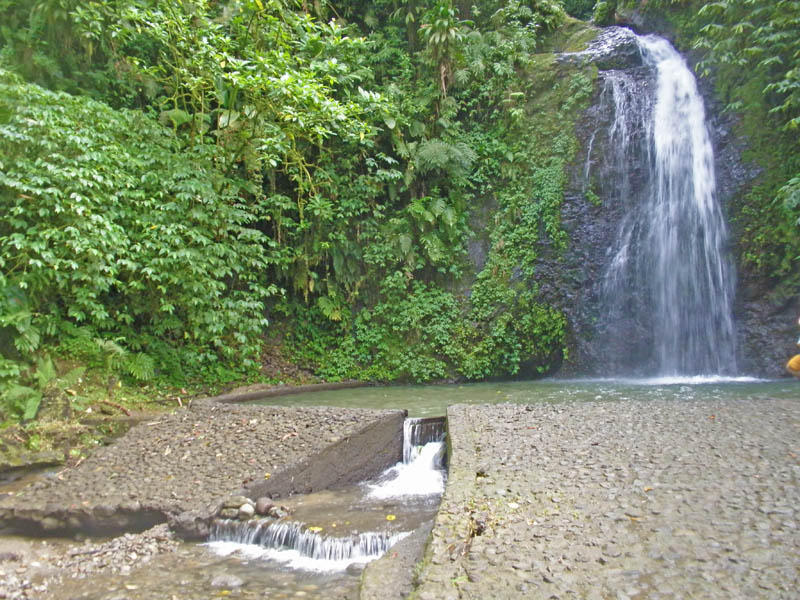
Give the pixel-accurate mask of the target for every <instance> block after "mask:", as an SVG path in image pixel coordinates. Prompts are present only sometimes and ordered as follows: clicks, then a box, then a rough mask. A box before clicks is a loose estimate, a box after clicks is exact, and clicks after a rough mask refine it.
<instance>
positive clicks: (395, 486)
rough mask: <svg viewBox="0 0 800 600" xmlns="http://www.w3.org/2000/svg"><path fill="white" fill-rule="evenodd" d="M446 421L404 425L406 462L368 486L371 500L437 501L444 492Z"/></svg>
mask: <svg viewBox="0 0 800 600" xmlns="http://www.w3.org/2000/svg"><path fill="white" fill-rule="evenodd" d="M444 437H445V420H444V419H443V418H439V417H436V418H431V419H414V418H409V419H406V420H405V422H404V423H403V462H401V463H397V464H396V465H395V466H393V467H390V468H389V469H387V470H386V471H385V472H384V473H382V474H381V476H380V477H379V478H378V481H377V483H373V484H369V485H368V488H369V498H374V499H379V500H385V499H388V498H403V497H413V496H417V497H425V496H432V497H438V496H440V495H441V494H442V492H443V491H444V482H445V471H444V457H445V444H444Z"/></svg>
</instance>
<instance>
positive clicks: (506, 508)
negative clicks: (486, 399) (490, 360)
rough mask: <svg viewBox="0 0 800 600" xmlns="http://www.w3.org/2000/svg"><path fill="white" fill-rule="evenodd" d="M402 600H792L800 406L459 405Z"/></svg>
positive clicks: (798, 535)
mask: <svg viewBox="0 0 800 600" xmlns="http://www.w3.org/2000/svg"><path fill="white" fill-rule="evenodd" d="M448 425H449V432H450V436H449V439H450V442H451V446H452V448H451V455H450V478H449V481H448V486H447V490H446V491H445V494H444V497H443V501H442V505H441V507H440V511H439V514H438V516H437V519H436V523H435V526H434V532H433V538H432V540H431V542H430V545H429V547H428V550H427V553H426V556H425V559H424V563H423V566H422V568H421V570H420V572H419V575H418V581H420V582H421V583H420V585H419V586H418V587H417V589H416V591H415V593H414V594H413V595H412V598H416V599H417V600H449V599H456V598H475V599H489V598H491V599H495V600H500V599H504V598H514V599H516V598H548V599H549V598H590V599H591V598H597V599H600V598H615V599H624V598H725V599H737V598H742V599H744V598H787V599H788V598H797V597H798V590H800V531H799V530H798V510H799V509H800V462H799V461H798V455H799V454H800V401H787V400H752V401H719V402H686V401H682V402H681V401H675V402H659V403H657V404H656V403H652V402H637V401H624V402H613V403H612V402H608V403H602V402H593V403H583V404H567V405H564V404H561V405H532V406H522V405H497V406H474V405H470V406H467V405H458V406H451V407H450V408H449V409H448Z"/></svg>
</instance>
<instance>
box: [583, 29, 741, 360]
mask: <svg viewBox="0 0 800 600" xmlns="http://www.w3.org/2000/svg"><path fill="white" fill-rule="evenodd" d="M636 39H637V42H638V44H639V47H640V50H641V53H642V58H643V63H644V68H645V69H647V70H648V71H649V72H650V73H651V74H652V75H651V77H649V78H646V79H642V78H638V77H635V76H634V75H632V74H631V73H629V72H626V71H617V70H610V71H607V72H604V73H601V77H603V79H604V82H605V84H604V85H605V87H604V91H603V100H602V101H604V102H609V103H612V104H613V108H614V119H613V121H612V122H611V124H610V128H609V130H608V132H606V135H607V137H608V140H609V141H610V144H609V145H608V148H609V149H610V151H609V152H608V153H607V155H606V156H605V157H604V159H605V160H606V161H608V162H612V163H615V164H616V165H617V169H616V171H617V172H618V173H621V176H620V178H619V181H618V182H617V184H618V185H617V190H618V193H617V195H616V197H615V198H612V199H610V200H611V201H615V202H621V203H625V205H626V210H625V217H624V218H623V219H622V221H621V223H620V228H619V233H618V236H617V240H616V243H615V244H614V245H613V246H612V247H611V248H610V249H609V254H608V266H607V269H606V272H605V276H604V281H603V288H602V292H601V294H600V302H601V306H602V309H601V310H600V315H601V320H602V323H601V325H600V328H599V329H600V330H601V331H603V332H604V333H603V335H604V336H605V338H606V340H607V341H608V347H609V348H611V349H615V348H616V349H618V351H619V352H621V353H622V356H615V357H612V358H611V360H612V361H613V362H614V363H615V364H614V368H615V369H616V372H615V373H614V374H617V375H625V374H648V375H662V376H665V375H700V374H703V375H709V374H732V373H735V372H736V370H737V368H736V357H735V344H734V326H733V318H732V305H733V290H734V286H735V275H734V270H733V267H732V265H731V263H730V260H729V259H728V257H727V251H726V250H727V249H726V245H727V238H728V234H727V230H726V226H725V221H724V218H723V215H722V212H721V210H720V207H719V205H718V203H717V200H716V182H715V173H714V153H713V148H712V145H711V140H710V137H709V132H708V128H707V126H706V121H705V111H704V106H703V99H702V97H701V96H700V94H699V92H698V89H697V84H696V81H695V78H694V75H693V73H692V72H691V70H690V69H689V67H688V66H687V64H686V62H685V61H684V59H683V58H682V57H681V56H680V54H678V52H677V51H676V50H675V49H674V48H673V47H672V46H671V45H670V44H669V42H667V41H666V40H664V39H662V38H659V37H657V36H653V35H649V36H642V37H638V36H637V38H636ZM652 77H654V78H655V81H653V80H652ZM590 154H591V152H590ZM637 165H638V166H637ZM626 166H627V167H628V168H625V167H626ZM591 168H592V165H591V162H590V161H589V160H587V166H586V173H587V175H588V173H589V172H590V170H591ZM631 168H639V169H642V170H643V172H642V173H633V172H631V170H630V169H631ZM587 179H588V177H587ZM634 182H635V183H634ZM615 337H616V338H618V339H617V340H616V343H615V342H614V341H613V340H611V338H615ZM620 337H622V338H625V339H630V338H631V337H638V338H641V339H644V340H647V343H645V344H638V345H635V344H620V343H619V342H620V340H619V338H620ZM643 348H646V349H647V351H644V352H643V351H642V349H643Z"/></svg>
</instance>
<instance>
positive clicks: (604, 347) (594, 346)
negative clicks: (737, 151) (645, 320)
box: [537, 27, 654, 375]
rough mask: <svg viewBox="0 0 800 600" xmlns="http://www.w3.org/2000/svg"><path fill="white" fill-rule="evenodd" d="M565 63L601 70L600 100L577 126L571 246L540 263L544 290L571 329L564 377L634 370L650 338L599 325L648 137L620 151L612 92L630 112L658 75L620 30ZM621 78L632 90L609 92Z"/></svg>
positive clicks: (641, 177)
mask: <svg viewBox="0 0 800 600" xmlns="http://www.w3.org/2000/svg"><path fill="white" fill-rule="evenodd" d="M560 60H565V61H581V62H590V63H594V64H596V65H597V67H598V70H599V73H598V83H597V89H596V92H595V97H594V99H593V101H592V104H591V106H590V107H589V109H588V110H587V111H586V113H585V115H584V116H583V118H582V119H581V120H580V121H579V122H578V125H577V129H576V134H577V137H578V141H579V148H580V149H579V151H578V153H577V156H576V158H575V160H574V163H573V165H572V166H571V169H570V172H569V184H568V187H567V190H566V192H565V198H564V204H563V208H562V225H563V227H564V229H565V230H566V231H567V233H568V235H569V239H570V247H569V249H568V250H567V252H566V253H565V255H564V256H563V257H560V258H557V259H555V258H553V257H547V258H545V259H544V260H542V261H541V262H540V263H539V265H538V266H537V271H538V273H539V274H540V275H541V277H540V279H539V281H542V282H546V283H543V284H542V285H541V287H540V292H541V293H542V294H543V296H544V297H545V298H546V300H547V301H548V302H550V303H552V304H554V305H556V306H559V307H560V308H562V310H564V312H565V313H566V314H567V318H568V321H569V324H570V340H569V345H570V361H568V362H566V363H564V366H563V368H562V370H561V374H562V375H574V374H578V375H606V374H609V373H621V372H628V373H630V372H631V371H632V370H633V369H634V368H635V365H636V364H637V363H638V362H642V360H641V359H642V358H643V357H647V356H648V354H649V352H650V351H651V348H652V339H651V333H650V332H647V331H644V330H642V327H641V324H639V323H637V322H635V321H634V320H632V319H625V318H624V315H622V316H623V318H621V319H620V320H618V322H617V323H616V325H615V328H614V330H613V331H608V330H603V329H601V328H599V327H598V326H597V323H599V322H600V321H601V319H600V317H601V315H600V314H599V311H600V310H601V308H600V307H601V304H602V298H603V279H604V276H605V271H606V268H607V265H608V262H609V260H610V258H611V257H610V255H609V252H610V249H611V248H612V247H613V246H614V242H615V240H616V237H617V235H618V232H619V229H620V223H621V221H622V220H623V218H624V217H625V215H626V214H627V213H628V212H629V211H630V210H631V206H630V203H631V198H632V197H633V196H634V193H633V191H634V190H638V189H642V188H643V186H645V185H647V169H648V165H647V162H646V161H647V156H646V150H645V147H646V136H647V132H646V130H645V128H644V127H640V128H638V129H636V130H631V131H628V132H627V135H628V136H629V138H631V139H630V143H629V144H628V145H627V150H625V149H623V148H622V147H621V146H620V144H619V142H618V140H616V139H614V135H619V132H614V131H613V125H614V120H615V102H614V94H615V93H620V92H619V90H620V89H622V90H623V93H625V94H627V95H628V96H630V104H631V106H630V109H631V110H634V109H636V110H642V109H643V107H641V106H639V107H637V106H633V105H634V104H635V103H636V102H640V103H641V102H643V101H644V100H643V99H644V98H646V97H647V96H649V95H650V91H651V87H652V85H653V84H654V83H653V73H652V71H651V70H650V69H648V68H647V67H645V66H643V63H642V57H641V53H640V51H639V48H638V46H637V44H636V40H635V38H634V34H633V33H632V32H631V31H630V30H628V29H624V28H621V27H609V28H607V29H605V30H603V31H602V32H601V34H600V35H599V36H598V38H597V39H596V40H595V41H594V42H592V43H590V45H589V47H588V48H587V50H585V51H583V52H577V53H570V54H565V55H562V56H561V57H560ZM623 77H624V78H625V86H627V88H626V87H625V86H622V87H620V86H619V85H617V90H616V91H615V90H614V89H612V88H613V87H614V83H615V80H619V79H620V78H623ZM618 83H619V82H618V81H617V84H618ZM630 301H631V302H634V301H636V299H635V298H631V299H630ZM612 357H618V358H616V359H613V358H612Z"/></svg>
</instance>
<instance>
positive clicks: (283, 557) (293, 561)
mask: <svg viewBox="0 0 800 600" xmlns="http://www.w3.org/2000/svg"><path fill="white" fill-rule="evenodd" d="M410 533H411V532H408V531H404V532H400V533H397V534H395V535H393V536H391V538H390V546H391V545H393V544H396V543H397V542H399V541H400V540H402V539H403V538H405V537H406V536H408V535H409V534H410ZM203 545H204V546H206V547H207V548H208V549H209V550H211V551H212V552H213V553H214V554H216V555H217V556H231V555H236V556H238V557H240V558H244V559H247V560H270V561H274V562H277V563H279V564H281V565H282V566H284V567H287V568H289V569H300V570H303V571H313V572H316V573H333V572H336V571H344V570H345V569H346V568H347V567H349V566H350V565H353V564H367V563H368V562H371V561H373V560H375V559H377V558H380V557H381V555H382V554H383V552H381V553H378V554H369V555H363V554H362V555H357V556H352V557H350V558H340V559H325V558H311V557H309V556H305V555H303V554H302V553H301V552H300V551H298V550H295V549H288V548H264V547H263V546H259V545H256V544H246V543H242V542H231V541H214V542H206V543H205V544H203Z"/></svg>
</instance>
